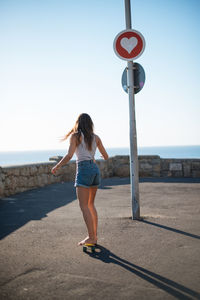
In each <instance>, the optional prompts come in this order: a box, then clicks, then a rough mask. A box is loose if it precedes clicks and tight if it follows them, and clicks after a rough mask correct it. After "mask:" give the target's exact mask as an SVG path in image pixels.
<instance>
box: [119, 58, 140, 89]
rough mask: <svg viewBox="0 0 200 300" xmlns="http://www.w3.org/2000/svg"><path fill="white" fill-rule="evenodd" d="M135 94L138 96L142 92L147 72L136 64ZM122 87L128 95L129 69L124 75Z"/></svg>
mask: <svg viewBox="0 0 200 300" xmlns="http://www.w3.org/2000/svg"><path fill="white" fill-rule="evenodd" d="M133 66H134V93H135V94H137V93H139V92H140V91H141V89H142V88H143V86H144V83H145V72H144V69H143V67H142V66H141V65H140V64H138V63H134V64H133ZM122 87H123V90H124V91H125V92H126V93H128V78H127V68H126V69H125V70H124V72H123V74H122Z"/></svg>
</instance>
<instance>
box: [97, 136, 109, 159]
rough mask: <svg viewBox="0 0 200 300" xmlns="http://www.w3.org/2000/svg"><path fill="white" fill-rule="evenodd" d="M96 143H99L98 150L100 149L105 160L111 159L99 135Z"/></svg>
mask: <svg viewBox="0 0 200 300" xmlns="http://www.w3.org/2000/svg"><path fill="white" fill-rule="evenodd" d="M96 143H97V148H98V149H99V152H100V153H101V155H102V156H103V158H104V159H105V160H107V159H108V158H109V157H108V153H107V152H106V149H105V148H104V146H103V144H102V141H101V139H100V137H98V136H97V135H96Z"/></svg>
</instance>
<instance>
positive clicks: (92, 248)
mask: <svg viewBox="0 0 200 300" xmlns="http://www.w3.org/2000/svg"><path fill="white" fill-rule="evenodd" d="M95 248H96V244H84V245H83V252H87V251H90V252H92V253H95Z"/></svg>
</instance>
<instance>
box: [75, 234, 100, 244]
mask: <svg viewBox="0 0 200 300" xmlns="http://www.w3.org/2000/svg"><path fill="white" fill-rule="evenodd" d="M85 243H86V244H97V237H95V238H94V239H90V238H89V236H87V237H86V238H85V239H84V240H82V241H81V242H79V243H78V246H83V245H84V244H85Z"/></svg>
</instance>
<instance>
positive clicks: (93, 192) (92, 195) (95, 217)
mask: <svg viewBox="0 0 200 300" xmlns="http://www.w3.org/2000/svg"><path fill="white" fill-rule="evenodd" d="M96 192H97V188H96V187H95V188H90V189H89V201H88V208H89V210H90V212H91V215H92V219H93V229H94V236H95V240H96V242H97V227H98V215H97V211H96V208H95V206H94V200H95V196H96Z"/></svg>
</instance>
